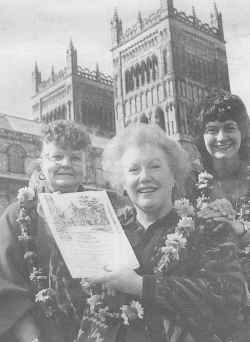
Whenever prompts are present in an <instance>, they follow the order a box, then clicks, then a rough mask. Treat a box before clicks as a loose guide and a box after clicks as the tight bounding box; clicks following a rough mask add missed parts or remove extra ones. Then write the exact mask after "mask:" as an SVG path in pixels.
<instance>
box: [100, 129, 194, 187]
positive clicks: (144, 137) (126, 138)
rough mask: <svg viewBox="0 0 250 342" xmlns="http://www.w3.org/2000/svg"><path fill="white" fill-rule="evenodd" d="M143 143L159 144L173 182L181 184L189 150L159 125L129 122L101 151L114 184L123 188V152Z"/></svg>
mask: <svg viewBox="0 0 250 342" xmlns="http://www.w3.org/2000/svg"><path fill="white" fill-rule="evenodd" d="M145 144H148V145H150V146H154V147H155V148H160V149H161V150H162V151H163V152H164V154H165V156H166V160H167V162H168V165H169V168H170V171H171V173H172V175H173V177H174V179H175V182H176V186H177V187H180V188H181V187H182V186H183V183H184V181H185V179H186V176H187V175H188V173H189V170H190V164H189V157H188V153H187V152H186V151H184V150H183V149H182V147H181V146H180V144H179V143H177V142H176V141H175V140H173V139H171V138H169V137H167V136H166V133H165V132H164V131H163V130H162V129H161V128H160V127H159V126H158V125H148V124H144V123H138V124H136V125H134V126H133V125H130V126H128V127H127V128H125V129H124V130H122V131H121V132H120V133H119V134H118V135H116V136H115V137H114V138H113V139H111V140H110V142H109V143H108V144H107V145H106V147H105V149H104V152H103V169H104V171H105V175H106V178H107V179H108V180H109V181H110V182H111V184H112V185H113V186H114V187H115V188H117V189H122V185H123V172H122V171H123V170H122V167H121V159H122V157H123V155H124V153H125V152H126V150H127V149H128V148H130V147H134V146H135V147H141V146H145Z"/></svg>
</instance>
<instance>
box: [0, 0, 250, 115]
mask: <svg viewBox="0 0 250 342" xmlns="http://www.w3.org/2000/svg"><path fill="white" fill-rule="evenodd" d="M216 3H217V7H218V9H219V10H220V11H221V12H222V15H223V21H224V32H225V39H226V42H227V45H226V46H227V56H228V62H229V75H230V82H231V91H232V92H233V93H235V94H237V95H239V96H241V98H242V99H243V101H244V102H245V104H246V106H247V108H248V111H249V113H250V92H249V91H248V88H250V87H249V86H248V81H247V80H248V77H249V76H250V3H249V0H237V1H236V0H217V2H216ZM174 6H175V7H176V8H177V9H178V10H183V11H185V12H186V13H187V14H191V12H192V6H194V7H195V9H196V14H197V16H198V17H199V18H200V19H202V20H203V21H207V22H208V21H209V16H210V12H211V11H212V9H213V1H212V0H174ZM159 7H160V0H155V1H152V0H91V1H89V0H71V1H69V0H43V1H38V0H0V113H6V114H9V115H17V116H23V117H26V118H31V117H32V113H31V96H32V79H31V73H32V70H33V68H34V63H35V61H37V63H38V67H39V69H40V71H41V72H42V78H43V79H46V78H48V76H49V73H50V70H51V66H52V65H54V68H55V71H59V70H60V69H62V68H64V66H65V65H66V50H67V48H68V45H69V41H70V39H72V40H73V43H74V46H75V47H76V49H77V52H78V64H79V65H81V66H85V67H88V68H89V69H95V66H96V63H97V62H98V64H99V69H100V71H101V72H104V73H109V74H112V56H111V52H110V48H111V33H110V21H111V18H112V16H113V12H114V9H115V8H116V9H117V10H118V13H119V15H120V17H121V19H122V21H123V27H124V28H126V27H129V26H131V25H132V24H134V23H135V21H136V18H137V13H138V11H141V12H142V16H147V15H149V14H150V13H151V12H152V11H155V10H157V9H158V8H159Z"/></svg>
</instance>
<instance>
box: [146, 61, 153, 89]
mask: <svg viewBox="0 0 250 342" xmlns="http://www.w3.org/2000/svg"><path fill="white" fill-rule="evenodd" d="M146 65H147V69H146V78H147V83H150V80H151V77H150V74H151V68H152V61H151V59H150V58H149V57H148V58H147V64H146Z"/></svg>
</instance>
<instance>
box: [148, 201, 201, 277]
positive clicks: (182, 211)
mask: <svg viewBox="0 0 250 342" xmlns="http://www.w3.org/2000/svg"><path fill="white" fill-rule="evenodd" d="M174 207H175V210H176V212H177V214H178V216H179V221H178V223H177V226H176V228H175V231H174V233H170V234H167V236H166V240H165V242H164V246H163V247H161V248H160V249H159V254H160V260H159V261H158V263H157V265H156V267H155V269H154V271H155V273H159V272H163V271H166V270H167V268H168V266H169V265H170V264H171V263H173V262H176V261H178V260H180V255H181V252H182V249H184V248H185V247H186V246H187V242H188V238H189V237H190V235H191V233H192V232H193V231H194V229H195V224H194V219H193V215H194V214H195V210H194V207H193V206H192V205H191V204H190V202H189V200H188V199H186V198H183V199H181V200H176V201H175V203H174Z"/></svg>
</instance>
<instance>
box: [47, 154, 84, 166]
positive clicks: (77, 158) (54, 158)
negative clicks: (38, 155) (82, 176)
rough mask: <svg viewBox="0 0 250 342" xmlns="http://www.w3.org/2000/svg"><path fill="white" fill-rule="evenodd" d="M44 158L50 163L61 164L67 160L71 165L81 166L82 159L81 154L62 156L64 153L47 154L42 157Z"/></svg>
mask: <svg viewBox="0 0 250 342" xmlns="http://www.w3.org/2000/svg"><path fill="white" fill-rule="evenodd" d="M43 157H44V158H46V159H48V160H49V161H51V162H55V163H56V164H61V163H63V161H64V160H65V159H68V160H69V161H70V163H71V164H75V165H79V164H82V162H83V158H82V154H80V153H77V154H70V155H68V154H64V153H56V154H52V155H49V153H47V154H45V155H43Z"/></svg>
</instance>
